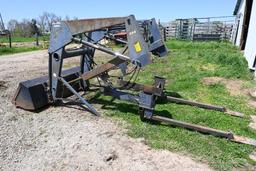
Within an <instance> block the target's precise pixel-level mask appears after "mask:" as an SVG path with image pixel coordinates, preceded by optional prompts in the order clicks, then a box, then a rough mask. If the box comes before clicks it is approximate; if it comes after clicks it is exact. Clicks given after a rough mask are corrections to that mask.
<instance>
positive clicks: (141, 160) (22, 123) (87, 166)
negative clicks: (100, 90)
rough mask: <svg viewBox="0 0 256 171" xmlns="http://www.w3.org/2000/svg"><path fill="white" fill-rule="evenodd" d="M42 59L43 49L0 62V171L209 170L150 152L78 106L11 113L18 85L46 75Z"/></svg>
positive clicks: (167, 154)
mask: <svg viewBox="0 0 256 171" xmlns="http://www.w3.org/2000/svg"><path fill="white" fill-rule="evenodd" d="M47 60H48V56H47V51H37V52H28V53H22V54H16V55H11V56H2V57H1V58H0V71H1V72H0V78H1V79H3V80H5V81H7V82H8V86H7V88H6V89H4V90H3V91H0V104H1V105H0V123H1V124H0V170H211V169H210V168H209V167H208V166H207V165H206V164H202V163H199V162H196V161H193V160H192V159H191V158H190V157H187V156H184V155H181V154H177V153H172V152H169V151H166V150H154V149H151V148H149V147H148V146H146V145H145V144H144V143H143V142H144V140H141V139H132V138H130V137H127V136H126V133H125V131H124V129H123V127H124V125H126V123H123V122H121V121H118V122H117V121H113V120H111V119H109V118H104V117H95V116H92V115H91V114H90V113H88V112H85V111H83V110H77V109H76V108H77V106H66V107H65V106H59V107H49V108H48V109H46V110H44V111H42V112H40V113H32V112H28V111H24V110H21V109H16V108H15V107H14V106H13V105H12V104H11V99H12V97H13V95H14V93H15V91H16V88H17V87H18V83H19V82H20V81H24V80H27V79H32V78H35V77H38V76H42V75H47V63H48V61H47ZM94 105H96V104H94ZM96 107H97V108H98V109H100V108H101V106H99V105H96Z"/></svg>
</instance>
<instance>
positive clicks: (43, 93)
mask: <svg viewBox="0 0 256 171" xmlns="http://www.w3.org/2000/svg"><path fill="white" fill-rule="evenodd" d="M62 76H63V78H64V79H65V80H66V81H71V80H73V79H76V78H78V77H79V67H75V68H71V69H68V70H65V71H63V72H62ZM59 85H60V87H59V88H58V91H57V96H58V98H62V97H69V96H72V95H73V94H72V93H71V92H70V91H69V90H68V89H67V88H66V87H64V86H63V85H62V84H59ZM71 86H72V87H73V88H74V89H75V90H76V91H80V90H81V85H80V83H79V82H75V83H72V84H71ZM47 89H48V76H43V77H39V78H35V79H32V80H27V81H24V82H21V83H19V87H18V89H17V91H16V93H15V95H14V98H13V99H12V103H13V104H14V105H15V106H16V107H19V108H22V109H25V110H29V111H36V110H39V109H41V108H43V107H46V106H47V105H49V104H50V100H49V95H48V92H47Z"/></svg>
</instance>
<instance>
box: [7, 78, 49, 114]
mask: <svg viewBox="0 0 256 171" xmlns="http://www.w3.org/2000/svg"><path fill="white" fill-rule="evenodd" d="M47 80H48V77H47V76H44V77H39V78H35V79H32V80H28V81H24V82H21V83H20V84H19V87H18V89H17V91H16V93H15V96H14V98H13V100H12V103H13V104H14V105H15V106H16V107H20V108H23V109H25V110H38V109H40V108H42V107H44V106H46V105H47V104H48V103H49V101H48V96H47V92H46V89H47Z"/></svg>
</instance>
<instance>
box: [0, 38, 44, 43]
mask: <svg viewBox="0 0 256 171" xmlns="http://www.w3.org/2000/svg"><path fill="white" fill-rule="evenodd" d="M35 41H36V38H35V37H18V36H13V37H12V42H35ZM39 41H49V36H40V37H39ZM0 43H9V38H8V37H6V36H3V37H0Z"/></svg>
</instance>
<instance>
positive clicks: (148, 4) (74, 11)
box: [0, 0, 236, 22]
mask: <svg viewBox="0 0 256 171" xmlns="http://www.w3.org/2000/svg"><path fill="white" fill-rule="evenodd" d="M1 1H2V2H1V3H0V13H1V14H2V17H3V19H4V21H5V22H7V21H9V20H10V19H17V20H19V21H20V20H22V19H23V18H27V19H31V18H37V17H38V16H39V15H40V14H42V13H43V12H44V11H47V12H53V13H55V14H56V15H58V16H61V17H65V16H66V15H69V16H70V17H71V18H72V17H74V16H75V17H78V18H96V17H111V16H126V15H129V14H135V16H136V18H138V19H146V18H152V17H155V18H157V19H160V20H161V21H162V22H167V21H170V20H173V19H175V18H191V17H206V16H210V17H211V16H230V15H232V14H233V10H234V7H235V4H236V0H123V1H121V0H106V1H104V0H1Z"/></svg>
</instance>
